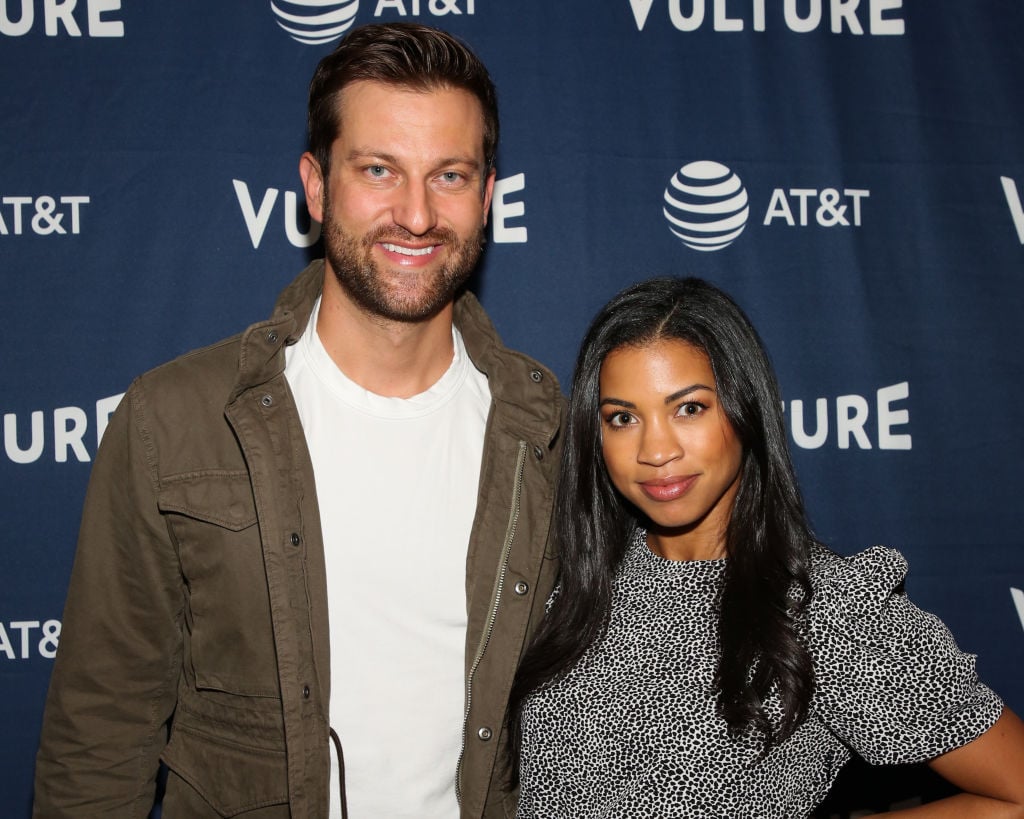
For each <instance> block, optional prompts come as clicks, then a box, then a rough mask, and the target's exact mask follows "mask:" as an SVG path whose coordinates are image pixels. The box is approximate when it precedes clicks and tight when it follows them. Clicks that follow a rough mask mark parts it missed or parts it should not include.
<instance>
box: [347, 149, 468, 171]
mask: <svg viewBox="0 0 1024 819" xmlns="http://www.w3.org/2000/svg"><path fill="white" fill-rule="evenodd" d="M361 159H362V160H377V161H380V162H386V163H388V164H390V165H400V164H401V161H400V160H399V158H398V157H397V156H395V155H394V154H389V153H387V152H385V151H375V150H373V148H353V149H352V150H351V151H349V152H348V154H346V156H345V160H346V161H348V162H356V161H358V160H361ZM435 165H436V167H438V168H443V167H445V166H447V165H468V166H469V167H471V168H473V169H474V170H477V171H480V170H482V169H483V167H484V163H483V162H481V161H480V160H478V159H477V158H476V157H470V156H447V157H445V158H444V159H441V160H439V161H438V162H436V163H435Z"/></svg>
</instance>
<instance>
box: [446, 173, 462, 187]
mask: <svg viewBox="0 0 1024 819" xmlns="http://www.w3.org/2000/svg"><path fill="white" fill-rule="evenodd" d="M441 179H443V180H444V181H445V182H447V183H448V184H454V183H456V182H461V181H462V174H461V173H459V172H458V171H445V172H444V173H443V174H441Z"/></svg>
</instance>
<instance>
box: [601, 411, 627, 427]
mask: <svg viewBox="0 0 1024 819" xmlns="http://www.w3.org/2000/svg"><path fill="white" fill-rule="evenodd" d="M606 420H607V422H608V425H609V426H612V427H625V426H629V425H630V424H631V423H633V416H632V415H631V414H630V413H628V412H616V413H613V414H611V415H609V416H608V418H607V419H606Z"/></svg>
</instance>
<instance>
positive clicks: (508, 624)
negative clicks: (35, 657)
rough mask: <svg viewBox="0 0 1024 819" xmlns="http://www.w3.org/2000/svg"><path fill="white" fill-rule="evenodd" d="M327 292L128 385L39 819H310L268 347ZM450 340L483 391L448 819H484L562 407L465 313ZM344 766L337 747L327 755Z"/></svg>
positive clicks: (297, 326) (302, 648)
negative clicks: (451, 817) (454, 801)
mask: <svg viewBox="0 0 1024 819" xmlns="http://www.w3.org/2000/svg"><path fill="white" fill-rule="evenodd" d="M322 281H323V263H322V262H321V261H317V262H314V263H313V264H311V265H310V266H309V267H308V268H306V270H304V271H303V272H302V274H300V275H299V277H298V278H297V279H296V280H295V281H294V282H293V283H292V284H291V285H290V286H289V287H288V288H287V289H286V290H285V291H284V292H283V293H282V294H281V296H280V298H279V299H278V303H277V305H276V308H275V310H274V314H273V316H272V317H271V318H270V319H269V320H267V321H264V322H261V323H259V324H254V325H252V326H251V327H249V328H248V329H247V330H246V331H245V332H244V333H243V334H242V335H241V336H236V337H234V338H231V339H228V340H226V341H223V342H221V343H219V344H215V345H213V346H211V347H207V348H205V349H202V350H198V351H196V352H192V353H189V354H187V355H184V356H182V357H181V358H178V359H176V360H174V361H172V362H170V363H168V364H165V365H164V366H162V367H159V368H157V369H155V370H153V371H151V372H149V373H147V374H145V375H143V376H141V377H140V378H138V379H137V380H136V381H135V382H134V383H133V384H132V386H131V387H130V388H129V390H128V392H127V393H126V394H125V396H124V398H123V399H122V401H121V403H120V405H119V407H118V409H117V411H116V412H115V413H114V415H113V416H112V418H111V421H110V424H109V426H108V428H107V430H106V432H105V434H104V437H103V444H102V446H101V447H100V450H99V452H98V454H97V457H96V462H95V464H94V466H93V471H92V476H91V478H90V483H89V489H88V493H87V496H86V502H85V510H84V513H83V517H82V526H81V532H80V536H79V544H78V551H77V554H76V557H75V563H74V569H73V572H72V577H71V585H70V589H69V592H68V599H67V605H66V609H65V612H64V620H63V631H62V635H61V641H60V647H59V649H58V652H57V658H56V662H55V666H54V670H53V676H52V679H51V682H50V689H49V695H48V698H47V703H46V711H45V716H44V724H43V731H42V738H41V742H40V748H39V753H38V757H37V764H36V785H35V816H36V817H42V818H44V819H58V818H59V817H71V816H74V817H82V816H89V817H116V819H128V818H129V817H140V819H143V818H144V817H146V816H147V815H148V813H149V810H150V807H151V805H152V802H153V798H154V788H155V778H156V774H157V770H158V767H159V766H158V761H160V760H162V761H163V762H164V763H165V764H166V765H167V768H168V769H169V771H170V773H169V775H168V781H167V792H166V796H165V798H164V817H165V819H197V817H198V818H200V819H201V817H207V816H208V817H217V816H242V817H247V816H250V815H251V816H253V817H256V816H259V818H260V819H278V817H281V818H282V819H283V817H292V819H318V817H326V816H327V801H328V797H327V795H328V777H329V769H330V762H329V754H328V731H329V728H328V701H329V696H330V669H331V663H330V658H329V651H330V645H329V635H328V625H327V616H328V612H327V582H326V575H325V570H324V545H323V540H322V535H321V530H320V518H319V512H318V508H317V500H316V490H315V487H314V479H313V468H312V465H311V463H310V458H309V453H308V450H307V448H306V442H305V438H304V436H303V432H302V427H301V425H300V422H299V416H298V414H297V412H296V409H295V404H294V401H293V399H292V395H291V392H290V390H289V387H288V383H287V381H286V379H285V375H284V365H285V355H284V348H285V345H287V344H290V343H294V342H295V341H296V340H297V339H298V338H299V336H300V335H301V334H302V332H303V329H304V328H305V325H306V323H307V321H308V320H309V316H310V312H311V310H312V306H313V303H314V301H315V299H316V297H317V295H318V294H319V292H320V288H321V286H322ZM455 322H456V325H457V326H458V327H459V330H460V331H461V333H462V335H463V338H464V340H465V344H466V348H467V350H468V352H469V355H470V357H471V358H472V360H473V363H474V364H475V366H476V367H477V368H478V369H480V370H481V371H483V372H484V373H485V374H486V375H487V377H488V382H489V386H490V391H491V396H492V404H491V411H490V416H489V418H488V421H487V432H486V440H485V445H484V454H483V462H482V465H481V479H480V491H479V497H478V501H477V510H476V517H475V519H474V523H473V531H472V537H471V541H470V545H469V551H468V554H467V559H466V605H467V612H468V621H469V625H468V630H467V639H466V717H465V723H464V726H463V730H464V742H463V745H464V747H463V752H462V757H461V759H460V760H459V763H458V773H457V780H456V781H457V789H458V791H459V798H460V804H461V806H462V811H461V815H462V817H481V816H487V817H501V816H504V815H506V813H507V812H508V811H510V810H511V809H512V808H513V802H514V798H513V796H512V795H510V794H508V793H507V786H506V785H505V781H504V770H505V766H504V754H505V751H506V743H505V732H504V729H503V721H504V720H503V718H504V712H505V705H506V701H507V698H508V692H509V688H510V685H511V683H512V678H513V675H514V673H515V669H516V664H517V662H518V659H519V655H520V653H521V651H522V649H523V646H524V642H525V640H526V638H527V635H528V634H529V633H531V632H532V630H533V628H534V627H535V626H536V624H537V622H538V620H539V618H540V617H541V616H542V614H543V608H544V602H545V600H546V598H547V596H548V593H549V592H550V589H551V586H552V583H553V577H554V573H555V565H556V560H555V555H554V554H553V553H552V551H551V548H550V546H548V531H549V524H550V519H551V506H552V497H553V492H554V484H555V476H556V473H557V466H558V446H557V445H558V435H559V430H560V427H561V422H562V411H563V399H562V396H561V394H560V392H559V388H558V384H557V383H556V380H555V378H554V377H553V376H552V375H551V373H550V372H548V371H547V370H545V369H544V368H543V367H541V366H540V365H538V364H537V363H536V362H534V361H532V360H530V359H529V358H527V357H526V356H524V355H521V354H519V353H516V352H513V351H511V350H508V349H507V348H505V347H504V346H502V344H501V342H500V340H499V339H498V337H497V334H496V333H495V331H494V328H493V327H492V325H491V323H490V321H489V320H488V319H487V317H486V315H485V314H484V312H483V310H482V308H481V307H480V305H479V304H478V302H477V301H476V299H475V298H474V297H473V296H472V295H470V294H465V295H462V296H461V297H460V298H459V299H458V301H457V302H456V305H455ZM341 741H342V744H343V745H344V741H345V738H344V737H341Z"/></svg>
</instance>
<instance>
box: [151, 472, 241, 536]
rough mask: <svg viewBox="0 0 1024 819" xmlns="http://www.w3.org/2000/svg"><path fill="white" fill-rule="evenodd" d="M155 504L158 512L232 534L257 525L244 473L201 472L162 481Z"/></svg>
mask: <svg viewBox="0 0 1024 819" xmlns="http://www.w3.org/2000/svg"><path fill="white" fill-rule="evenodd" d="M157 504H158V505H159V507H160V511H161V512H177V513H178V514H181V515H187V516H188V517H190V518H195V519H197V520H202V521H205V522H207V523H212V524H215V525H216V526H222V527H223V528H225V529H230V530H231V531H233V532H238V531H241V530H242V529H245V528H247V527H249V526H252V525H253V524H255V523H256V502H255V501H254V500H253V495H252V486H251V485H250V483H249V474H248V473H247V472H244V471H235V470H204V471H202V472H191V473H188V474H186V475H175V476H173V477H171V478H165V479H163V480H162V481H161V482H160V490H159V495H158V499H157Z"/></svg>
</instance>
